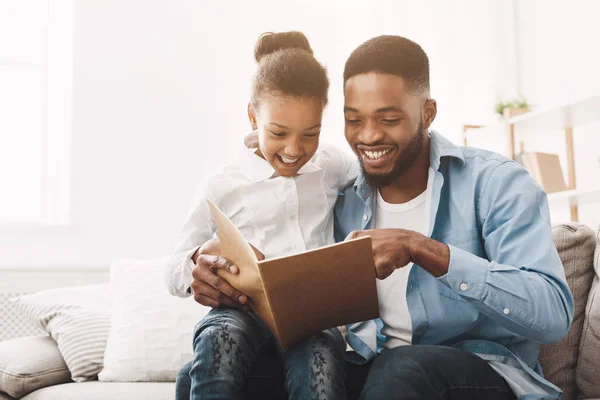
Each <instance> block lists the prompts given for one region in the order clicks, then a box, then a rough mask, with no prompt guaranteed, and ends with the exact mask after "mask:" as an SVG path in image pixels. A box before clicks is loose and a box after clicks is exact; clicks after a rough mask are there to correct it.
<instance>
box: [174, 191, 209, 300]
mask: <svg viewBox="0 0 600 400" xmlns="http://www.w3.org/2000/svg"><path fill="white" fill-rule="evenodd" d="M210 198H211V196H210V187H209V185H208V182H207V181H204V182H202V183H201V184H200V185H199V186H198V189H197V190H196V194H195V195H194V199H193V201H192V206H191V208H190V212H189V215H188V217H187V219H186V221H185V223H184V225H183V229H182V231H181V234H180V236H179V243H178V244H177V245H176V246H175V248H174V249H173V251H172V252H171V255H170V257H169V260H168V261H167V265H166V268H165V283H166V285H167V289H168V290H169V292H170V293H171V294H172V295H174V296H179V297H188V296H190V295H191V294H192V293H191V290H190V285H191V283H192V280H193V277H192V270H193V269H194V268H195V266H196V265H195V263H194V261H193V260H192V257H193V256H194V254H195V253H196V251H197V250H198V249H199V248H200V246H202V244H204V243H205V242H206V241H208V240H209V239H211V238H212V237H213V234H214V232H216V226H215V223H214V221H213V220H212V217H211V215H210V210H209V208H208V203H207V202H206V200H207V199H210ZM211 200H212V199H211Z"/></svg>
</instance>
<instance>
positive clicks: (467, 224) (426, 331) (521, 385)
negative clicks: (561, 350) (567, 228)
mask: <svg viewBox="0 0 600 400" xmlns="http://www.w3.org/2000/svg"><path fill="white" fill-rule="evenodd" d="M429 136H430V156H431V157H430V159H431V167H432V168H433V170H434V172H435V177H434V182H433V187H432V189H431V191H432V193H431V194H430V199H431V200H430V202H429V203H430V206H431V214H430V215H431V218H430V226H429V236H430V237H431V238H433V239H435V240H437V241H440V242H442V243H446V244H447V245H448V246H449V248H450V266H449V269H448V273H447V274H446V275H444V276H442V277H439V278H435V277H434V276H432V275H430V274H429V273H428V272H426V271H425V270H424V269H422V268H418V267H417V266H416V265H415V267H414V268H412V270H411V272H410V275H409V278H408V284H407V290H406V299H407V302H408V308H409V311H410V316H411V320H412V329H413V336H412V343H413V344H415V345H418V344H423V345H445V346H453V347H458V348H462V349H465V350H468V351H471V352H473V353H476V354H478V355H479V356H481V357H483V358H484V359H486V360H488V361H490V365H492V367H494V369H496V371H498V372H499V373H500V374H501V375H502V376H503V377H504V378H505V379H506V380H507V382H508V383H509V385H510V386H511V388H512V389H513V391H515V394H517V396H518V397H519V398H520V399H557V398H560V397H561V394H560V390H559V389H558V388H557V387H556V386H554V385H552V384H551V383H550V382H548V381H546V380H545V379H543V377H542V372H541V368H540V366H539V363H538V360H537V359H538V354H539V348H540V344H544V343H553V342H556V341H558V340H559V339H560V338H562V337H563V336H564V335H565V334H566V333H567V331H568V330H569V327H570V324H571V320H572V317H573V297H572V295H571V292H570V290H569V287H568V286H567V283H566V280H565V273H564V270H563V266H562V263H561V261H560V259H559V257H558V253H557V251H556V247H555V246H554V242H553V240H552V229H551V225H550V215H549V209H548V201H547V197H546V193H545V192H544V191H543V190H542V188H541V187H540V186H539V185H538V184H537V183H536V182H535V181H534V180H533V178H532V177H531V176H530V175H529V173H528V172H527V171H526V170H525V169H523V168H522V167H521V166H520V165H519V164H517V163H516V162H514V161H512V160H510V159H507V158H505V157H503V156H501V155H498V154H495V153H492V152H489V151H484V150H481V149H476V148H470V147H458V146H456V145H454V144H452V143H451V142H450V141H449V140H447V139H446V138H444V137H443V136H442V135H440V134H439V133H437V132H435V131H433V130H431V131H430V132H429ZM376 197H377V196H375V192H374V188H372V187H370V186H369V184H368V183H367V182H366V180H365V179H364V177H362V176H359V178H358V179H357V180H356V182H355V183H354V185H353V186H350V187H348V188H347V189H346V190H345V191H343V193H340V197H339V198H338V202H337V205H336V208H335V218H336V221H335V234H336V240H337V241H341V240H344V238H345V237H346V236H347V235H348V234H349V233H350V232H352V231H354V230H365V229H373V228H374V226H373V225H374V221H375V218H374V215H373V213H374V210H375V204H374V202H375V199H376ZM402 295H403V294H402V293H398V296H402ZM381 327H382V323H381V321H380V320H372V321H366V322H362V323H358V324H353V325H349V326H348V328H349V329H348V335H347V340H348V343H349V344H350V346H351V347H352V348H353V349H354V350H355V353H349V355H350V357H352V356H353V357H354V359H353V361H355V362H365V361H367V360H371V359H373V357H375V355H376V354H377V353H378V352H380V351H382V348H383V347H382V344H383V342H384V341H385V337H384V336H383V335H382V334H381Z"/></svg>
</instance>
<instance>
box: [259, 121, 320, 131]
mask: <svg viewBox="0 0 600 400" xmlns="http://www.w3.org/2000/svg"><path fill="white" fill-rule="evenodd" d="M270 125H275V126H277V127H279V128H283V129H287V126H285V125H281V124H278V123H277V122H271V123H270ZM320 127H321V124H316V125H315V126H311V127H310V128H306V129H305V130H307V131H310V130H311V129H315V128H320Z"/></svg>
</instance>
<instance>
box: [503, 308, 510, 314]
mask: <svg viewBox="0 0 600 400" xmlns="http://www.w3.org/2000/svg"><path fill="white" fill-rule="evenodd" d="M502 312H503V313H504V314H505V315H508V314H510V310H509V309H508V308H505V309H504V310H502Z"/></svg>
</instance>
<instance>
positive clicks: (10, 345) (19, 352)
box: [0, 336, 71, 398]
mask: <svg viewBox="0 0 600 400" xmlns="http://www.w3.org/2000/svg"><path fill="white" fill-rule="evenodd" d="M70 379H71V374H70V373H69V369H68V368H67V366H66V364H65V362H64V361H63V358H62V357H61V355H60V352H59V351H58V347H57V346H56V343H55V342H54V340H52V339H51V338H50V337H48V336H31V337H23V338H18V339H13V340H6V341H3V342H0V392H6V393H7V394H9V395H11V396H13V397H17V398H20V397H21V396H24V395H26V394H28V393H31V392H33V391H34V390H37V389H39V388H43V387H46V386H51V385H57V384H59V383H64V382H69V381H70ZM0 398H1V397H0Z"/></svg>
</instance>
